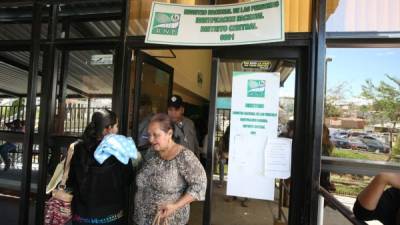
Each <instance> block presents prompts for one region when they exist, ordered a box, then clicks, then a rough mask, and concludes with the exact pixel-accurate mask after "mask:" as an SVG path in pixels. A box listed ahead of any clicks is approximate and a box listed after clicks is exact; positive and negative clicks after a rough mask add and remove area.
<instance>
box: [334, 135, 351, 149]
mask: <svg viewBox="0 0 400 225" xmlns="http://www.w3.org/2000/svg"><path fill="white" fill-rule="evenodd" d="M330 140H331V142H332V144H333V145H334V146H335V147H336V148H346V149H350V148H351V145H350V142H349V140H347V139H346V138H341V137H335V136H331V138H330Z"/></svg>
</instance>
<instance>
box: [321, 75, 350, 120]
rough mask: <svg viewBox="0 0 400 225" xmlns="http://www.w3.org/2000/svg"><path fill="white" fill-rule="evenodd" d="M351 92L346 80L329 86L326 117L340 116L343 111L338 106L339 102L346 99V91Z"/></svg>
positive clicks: (326, 99) (326, 98) (326, 97)
mask: <svg viewBox="0 0 400 225" xmlns="http://www.w3.org/2000/svg"><path fill="white" fill-rule="evenodd" d="M347 92H349V88H348V85H347V83H346V82H343V83H340V84H339V85H337V86H335V87H333V88H329V89H328V90H327V93H326V96H325V117H326V118H328V117H340V116H342V114H343V112H342V110H341V109H340V107H338V106H337V105H338V103H339V102H340V101H343V100H344V99H345V95H346V93H347Z"/></svg>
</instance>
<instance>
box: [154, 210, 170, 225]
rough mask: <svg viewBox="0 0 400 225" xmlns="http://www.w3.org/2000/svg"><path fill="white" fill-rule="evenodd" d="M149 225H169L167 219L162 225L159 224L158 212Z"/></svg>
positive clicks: (159, 216) (159, 215)
mask: <svg viewBox="0 0 400 225" xmlns="http://www.w3.org/2000/svg"><path fill="white" fill-rule="evenodd" d="M151 225H169V220H168V217H167V218H165V219H164V221H163V223H162V222H161V214H160V212H158V213H157V214H156V216H155V217H154V220H153V223H152V224H151Z"/></svg>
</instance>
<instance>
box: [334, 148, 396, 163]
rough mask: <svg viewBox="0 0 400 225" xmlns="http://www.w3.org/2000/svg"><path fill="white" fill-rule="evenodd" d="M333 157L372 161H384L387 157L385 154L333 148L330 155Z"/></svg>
mask: <svg viewBox="0 0 400 225" xmlns="http://www.w3.org/2000/svg"><path fill="white" fill-rule="evenodd" d="M332 156H333V157H338V158H346V159H363V160H373V161H386V160H387V159H388V157H389V155H387V154H381V153H374V152H366V151H356V150H351V149H342V148H335V149H334V150H333V153H332Z"/></svg>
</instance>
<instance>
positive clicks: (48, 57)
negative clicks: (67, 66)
mask: <svg viewBox="0 0 400 225" xmlns="http://www.w3.org/2000/svg"><path fill="white" fill-rule="evenodd" d="M57 13H58V5H51V6H50V18H49V19H50V21H49V26H48V40H49V44H48V45H47V46H46V50H45V54H44V57H43V58H44V61H45V62H46V63H45V64H44V73H43V75H44V77H43V78H44V79H42V90H41V97H40V98H41V99H40V100H41V101H40V124H39V134H40V144H39V146H40V151H39V180H38V191H37V198H36V217H35V224H36V225H41V224H43V221H44V201H45V198H46V183H47V161H48V155H49V135H50V133H51V130H53V122H54V112H55V103H56V90H57V70H56V66H57V65H56V64H57V63H58V62H56V58H58V57H56V49H55V46H54V40H55V39H56V35H57V34H56V32H57Z"/></svg>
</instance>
